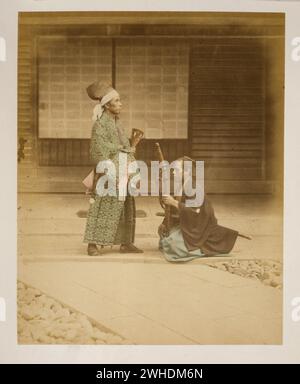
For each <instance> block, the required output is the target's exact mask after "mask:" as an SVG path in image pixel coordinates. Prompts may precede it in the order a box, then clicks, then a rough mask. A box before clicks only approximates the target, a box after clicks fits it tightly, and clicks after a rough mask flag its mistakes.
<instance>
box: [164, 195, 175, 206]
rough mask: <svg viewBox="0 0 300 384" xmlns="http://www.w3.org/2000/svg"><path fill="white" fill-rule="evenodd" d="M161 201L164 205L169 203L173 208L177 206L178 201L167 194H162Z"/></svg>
mask: <svg viewBox="0 0 300 384" xmlns="http://www.w3.org/2000/svg"><path fill="white" fill-rule="evenodd" d="M162 201H163V203H164V204H166V205H171V206H173V207H175V208H178V201H177V200H175V199H174V198H173V197H172V196H169V195H166V196H162Z"/></svg>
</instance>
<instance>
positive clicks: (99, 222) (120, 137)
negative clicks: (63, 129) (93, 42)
mask: <svg viewBox="0 0 300 384" xmlns="http://www.w3.org/2000/svg"><path fill="white" fill-rule="evenodd" d="M87 93H88V95H89V97H90V98H91V99H93V100H97V101H99V103H98V104H97V105H96V107H95V108H94V115H93V121H94V125H93V129H92V137H91V144H90V156H91V159H92V160H93V162H94V163H95V165H96V164H98V163H99V161H104V160H111V161H112V162H113V163H114V165H115V167H116V171H117V173H118V165H119V164H118V159H119V153H120V152H125V153H127V155H128V157H129V158H130V160H131V161H134V155H133V153H134V152H135V149H134V148H133V147H131V146H130V143H129V140H128V138H127V137H126V135H125V133H124V131H123V129H122V128H121V126H120V122H119V114H120V112H121V108H122V103H121V100H120V95H119V94H118V92H117V91H116V90H115V89H113V88H112V87H111V86H110V85H109V84H107V83H101V82H100V81H97V82H95V83H93V84H91V85H90V86H89V87H88V88H87ZM90 202H91V204H90V209H89V211H88V217H87V223H86V229H85V235H84V242H85V243H88V248H87V252H88V255H89V256H97V255H99V254H100V250H99V249H98V248H97V245H101V246H105V245H120V252H121V253H142V252H143V251H142V250H141V249H138V248H137V247H136V246H135V245H133V243H134V235H135V201H134V197H133V196H129V195H127V196H126V198H125V201H120V200H119V198H118V197H117V196H109V195H105V196H101V195H97V194H96V196H95V198H94V199H91V201H90Z"/></svg>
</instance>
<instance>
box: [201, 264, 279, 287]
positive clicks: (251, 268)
mask: <svg viewBox="0 0 300 384" xmlns="http://www.w3.org/2000/svg"><path fill="white" fill-rule="evenodd" d="M208 265H209V266H210V267H213V268H218V269H221V270H222V271H227V272H230V273H233V274H235V275H239V276H242V277H247V278H250V279H254V280H259V281H260V282H261V283H262V284H265V285H268V286H270V287H273V288H277V289H282V263H280V262H278V261H273V260H228V261H216V262H210V263H208Z"/></svg>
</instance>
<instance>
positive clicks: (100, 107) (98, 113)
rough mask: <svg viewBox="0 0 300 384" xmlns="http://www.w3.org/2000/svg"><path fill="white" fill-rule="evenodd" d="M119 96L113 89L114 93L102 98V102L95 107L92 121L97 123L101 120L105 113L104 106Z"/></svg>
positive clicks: (111, 92)
mask: <svg viewBox="0 0 300 384" xmlns="http://www.w3.org/2000/svg"><path fill="white" fill-rule="evenodd" d="M118 96H119V94H118V92H117V91H116V90H115V89H113V90H112V91H110V92H109V93H107V94H106V95H105V96H104V97H102V99H101V100H100V102H99V103H98V104H97V105H96V106H95V108H94V110H93V117H92V120H93V121H96V120H97V119H100V117H101V116H102V113H103V112H104V105H105V104H107V103H108V102H109V101H110V100H112V99H114V98H115V97H118Z"/></svg>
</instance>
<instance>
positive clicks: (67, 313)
mask: <svg viewBox="0 0 300 384" xmlns="http://www.w3.org/2000/svg"><path fill="white" fill-rule="evenodd" d="M18 342H19V344H131V343H130V342H128V340H125V339H124V338H122V337H121V336H119V335H117V334H115V333H113V332H111V331H109V330H107V329H106V328H104V327H100V326H99V325H96V324H93V323H92V322H91V321H90V320H89V319H88V317H87V316H85V315H84V314H82V313H79V312H76V311H74V310H71V309H70V308H68V307H66V306H65V305H63V304H61V303H60V302H58V301H57V300H54V299H52V298H50V297H48V296H46V295H44V294H43V293H42V292H40V291H39V290H37V289H35V288H31V287H28V286H26V285H25V284H23V283H21V282H18Z"/></svg>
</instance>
